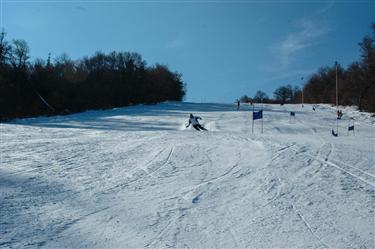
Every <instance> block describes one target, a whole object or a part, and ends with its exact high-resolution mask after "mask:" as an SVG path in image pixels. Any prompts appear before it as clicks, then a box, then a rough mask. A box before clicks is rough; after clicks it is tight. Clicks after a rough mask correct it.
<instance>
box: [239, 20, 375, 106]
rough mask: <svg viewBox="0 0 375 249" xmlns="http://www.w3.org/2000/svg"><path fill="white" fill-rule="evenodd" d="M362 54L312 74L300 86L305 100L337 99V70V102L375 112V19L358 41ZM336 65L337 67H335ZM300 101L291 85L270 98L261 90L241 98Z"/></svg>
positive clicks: (297, 90) (279, 89)
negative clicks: (356, 58)
mask: <svg viewBox="0 0 375 249" xmlns="http://www.w3.org/2000/svg"><path fill="white" fill-rule="evenodd" d="M359 48H360V51H361V58H360V60H359V61H356V62H353V63H352V64H351V65H349V66H348V68H346V69H345V68H343V67H342V66H341V65H339V64H336V63H335V64H333V65H332V66H327V67H322V68H320V69H319V70H318V71H317V72H316V73H314V74H312V75H311V76H310V77H309V78H308V79H307V82H306V84H305V86H304V88H303V97H304V102H305V103H331V104H335V103H336V71H337V79H338V104H339V105H356V106H358V109H359V110H360V111H363V110H365V111H369V112H375V23H373V24H372V25H371V33H370V34H369V35H367V36H365V37H364V38H363V39H362V41H361V42H360V43H359ZM336 69H337V70H336ZM261 99H262V100H263V102H264V103H301V101H302V90H301V89H300V88H299V87H292V86H291V85H286V86H281V87H279V88H278V89H276V90H275V91H274V98H273V99H271V98H269V97H268V96H267V94H265V93H264V92H262V91H258V92H257V93H256V94H255V96H254V97H252V98H251V97H248V96H246V95H245V96H243V97H242V98H241V101H243V102H251V101H254V102H260V100H261Z"/></svg>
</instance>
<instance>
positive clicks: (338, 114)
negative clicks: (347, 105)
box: [337, 110, 342, 119]
mask: <svg viewBox="0 0 375 249" xmlns="http://www.w3.org/2000/svg"><path fill="white" fill-rule="evenodd" d="M341 118H342V111H341V110H337V119H341Z"/></svg>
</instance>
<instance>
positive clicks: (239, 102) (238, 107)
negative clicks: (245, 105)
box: [237, 99, 241, 111]
mask: <svg viewBox="0 0 375 249" xmlns="http://www.w3.org/2000/svg"><path fill="white" fill-rule="evenodd" d="M240 105H241V101H240V100H239V99H237V111H238V110H239V109H240Z"/></svg>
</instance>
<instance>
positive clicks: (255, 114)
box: [253, 110, 263, 120]
mask: <svg viewBox="0 0 375 249" xmlns="http://www.w3.org/2000/svg"><path fill="white" fill-rule="evenodd" d="M262 118H263V110H260V111H258V112H253V120H256V119H262Z"/></svg>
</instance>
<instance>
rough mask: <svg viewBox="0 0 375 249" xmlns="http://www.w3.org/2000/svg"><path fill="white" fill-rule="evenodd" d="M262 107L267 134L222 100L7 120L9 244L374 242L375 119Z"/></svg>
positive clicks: (5, 216)
mask: <svg viewBox="0 0 375 249" xmlns="http://www.w3.org/2000/svg"><path fill="white" fill-rule="evenodd" d="M264 108H265V111H264V134H260V128H261V121H259V120H257V121H255V133H254V134H251V112H250V107H249V106H242V109H241V110H240V111H235V110H234V109H235V106H234V105H227V104H193V103H165V104H160V105H156V106H137V107H130V108H120V109H114V110H108V111H90V112H85V113H81V114H75V115H70V116H58V117H49V118H35V119H25V120H16V121H13V122H12V123H7V124H1V127H0V134H1V144H0V153H1V161H0V162H1V164H0V190H1V195H0V211H1V212H0V247H1V248H15V247H22V248H34V247H37V246H39V247H44V248H85V247H86V248H135V247H137V248H139V247H147V248H165V247H173V248H176V247H178V248H182V247H194V248H208V247H209V248H229V247H230V248H245V247H252V248H275V247H277V248H375V244H374V243H375V241H374V236H375V235H374V233H375V231H374V230H375V219H374V217H375V215H374V211H375V168H374V164H375V158H374V155H375V153H374V152H375V151H374V150H375V149H374V144H375V124H374V118H373V117H370V115H368V114H367V115H365V116H363V115H361V114H358V113H357V112H355V111H354V110H350V112H348V113H350V115H351V117H354V118H355V119H356V120H355V129H356V130H355V132H356V133H355V136H353V134H350V136H347V125H348V122H349V117H348V115H346V114H348V113H345V112H344V117H343V120H341V121H340V122H339V137H333V136H331V134H330V132H331V129H332V128H334V127H335V124H336V123H335V122H336V120H335V116H334V110H333V109H332V108H330V107H329V106H326V105H320V106H318V107H317V111H316V112H313V111H312V108H311V106H309V105H305V107H304V108H301V106H300V105H285V106H279V105H265V106H264ZM289 111H295V112H296V119H295V120H290V116H289ZM189 113H194V114H197V115H199V116H201V117H202V118H203V122H202V123H203V124H204V125H205V126H206V128H208V129H209V130H210V131H209V132H196V131H195V130H193V129H191V128H188V129H185V124H186V122H187V117H188V114H189Z"/></svg>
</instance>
